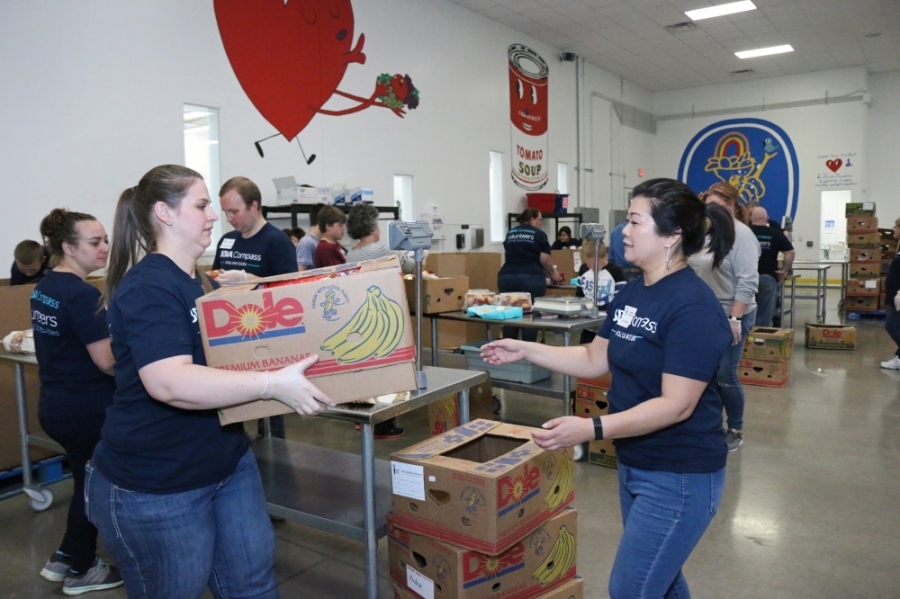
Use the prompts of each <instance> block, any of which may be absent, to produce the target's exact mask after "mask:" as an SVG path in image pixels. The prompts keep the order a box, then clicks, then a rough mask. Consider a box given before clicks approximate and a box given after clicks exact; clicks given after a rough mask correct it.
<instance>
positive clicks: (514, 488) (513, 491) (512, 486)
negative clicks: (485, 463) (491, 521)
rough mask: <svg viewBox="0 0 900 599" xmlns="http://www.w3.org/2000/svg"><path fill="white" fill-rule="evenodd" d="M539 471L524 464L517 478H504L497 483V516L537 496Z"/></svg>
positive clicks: (539, 483) (539, 488)
mask: <svg viewBox="0 0 900 599" xmlns="http://www.w3.org/2000/svg"><path fill="white" fill-rule="evenodd" d="M540 490H541V469H540V468H536V467H532V466H529V465H528V464H525V468H524V469H523V470H522V474H521V475H519V476H515V477H513V476H504V477H503V478H501V479H500V480H498V481H497V508H498V509H497V515H498V516H502V515H504V514H506V513H508V512H510V511H512V510H514V509H515V508H517V507H518V506H520V505H521V504H523V503H525V502H526V501H528V500H529V499H531V498H532V497H534V496H535V495H537V494H538V492H539V491H540Z"/></svg>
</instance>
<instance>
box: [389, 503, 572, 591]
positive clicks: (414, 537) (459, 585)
mask: <svg viewBox="0 0 900 599" xmlns="http://www.w3.org/2000/svg"><path fill="white" fill-rule="evenodd" d="M577 516H578V514H577V512H576V511H575V510H574V509H573V508H566V509H564V510H562V511H561V512H560V513H558V514H556V516H554V517H553V518H551V519H550V520H548V521H547V522H545V523H544V524H542V525H540V526H538V527H536V528H534V529H533V530H532V531H531V532H530V534H529V535H528V536H526V537H525V538H524V539H522V540H521V541H519V542H518V543H516V544H514V545H513V546H512V547H510V548H509V549H507V550H505V551H504V552H502V553H500V554H499V555H492V554H487V555H486V554H483V553H479V552H476V551H471V550H469V549H465V548H462V547H458V546H456V545H453V544H451V543H446V542H441V541H438V540H436V539H432V538H429V537H426V536H423V535H420V534H416V533H413V532H408V531H406V530H404V529H402V528H400V527H398V526H397V524H396V522H395V519H394V518H393V516H392V514H388V524H387V528H388V566H389V570H390V575H391V578H392V579H393V580H394V582H396V583H397V584H398V585H400V586H402V587H403V588H404V589H405V590H407V591H409V590H415V591H416V594H417V595H421V596H422V597H433V598H434V599H504V598H506V597H510V598H515V599H531V598H533V597H538V596H545V594H546V593H548V592H551V591H554V590H555V589H558V588H560V587H562V586H563V585H564V584H565V583H566V582H567V581H568V580H571V579H572V578H574V576H575V569H576V564H577V561H578V560H577V555H576V536H577ZM557 544H558V545H559V547H557ZM551 555H552V556H553V557H552V559H551ZM550 596H551V597H552V596H553V595H550ZM566 599H568V596H567V598H566Z"/></svg>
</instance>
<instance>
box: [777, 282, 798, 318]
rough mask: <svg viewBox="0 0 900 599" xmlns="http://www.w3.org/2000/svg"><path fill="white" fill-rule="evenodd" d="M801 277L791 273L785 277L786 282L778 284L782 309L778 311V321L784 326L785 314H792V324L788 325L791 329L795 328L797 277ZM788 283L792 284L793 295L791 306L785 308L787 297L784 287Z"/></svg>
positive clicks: (791, 296)
mask: <svg viewBox="0 0 900 599" xmlns="http://www.w3.org/2000/svg"><path fill="white" fill-rule="evenodd" d="M799 278H800V275H795V274H791V275H788V276H786V277H785V278H784V282H783V283H781V284H780V285H778V292H779V293H780V294H781V309H780V310H779V311H778V322H780V323H781V326H782V327H784V315H785V314H790V315H791V326H789V327H787V328H789V329H793V328H794V305H795V304H796V300H797V279H799ZM788 285H790V286H791V295H790V296H789V297H790V298H791V307H790V308H785V307H784V298H785V291H784V288H785V287H787V286H788Z"/></svg>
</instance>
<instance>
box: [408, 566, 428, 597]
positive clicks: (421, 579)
mask: <svg viewBox="0 0 900 599" xmlns="http://www.w3.org/2000/svg"><path fill="white" fill-rule="evenodd" d="M406 586H408V587H409V588H410V589H412V590H413V591H415V592H416V593H418V594H419V595H420V596H421V597H424V598H425V599H434V581H433V580H431V579H430V578H428V577H427V576H425V575H424V574H422V573H421V572H416V571H415V570H414V569H413V568H411V567H409V566H408V565H407V566H406Z"/></svg>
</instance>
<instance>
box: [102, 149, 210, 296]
mask: <svg viewBox="0 0 900 599" xmlns="http://www.w3.org/2000/svg"><path fill="white" fill-rule="evenodd" d="M202 180H203V177H202V176H201V175H200V173H198V172H197V171H195V170H193V169H189V168H187V167H185V166H179V165H176V164H165V165H162V166H157V167H155V168H153V169H151V170H150V171H148V172H147V174H145V175H144V176H143V177H141V181H140V183H138V184H137V185H135V186H134V187H130V188H128V189H126V190H125V191H123V192H122V193H121V195H119V202H118V204H117V205H116V216H115V222H114V223H113V234H112V243H111V247H110V251H109V267H108V268H107V271H106V292H105V293H104V296H103V301H104V303H105V304H106V305H109V302H110V300H111V299H112V298H113V296H114V295H115V292H116V287H118V286H119V282H121V280H122V277H124V276H125V273H126V272H128V269H129V268H131V267H132V266H134V265H135V264H137V262H138V261H139V260H140V259H141V258H142V257H143V256H144V255H146V254H152V253H153V252H155V251H156V235H157V226H158V225H157V224H156V223H155V221H154V219H153V207H154V206H155V205H156V203H157V202H164V203H165V204H166V205H167V206H169V207H170V208H172V209H173V210H177V209H178V207H179V206H181V202H182V200H183V199H184V197H185V196H186V195H187V192H188V190H189V189H190V188H191V186H192V185H193V184H194V183H196V182H197V181H202Z"/></svg>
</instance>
